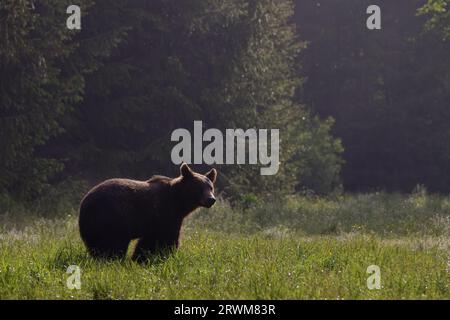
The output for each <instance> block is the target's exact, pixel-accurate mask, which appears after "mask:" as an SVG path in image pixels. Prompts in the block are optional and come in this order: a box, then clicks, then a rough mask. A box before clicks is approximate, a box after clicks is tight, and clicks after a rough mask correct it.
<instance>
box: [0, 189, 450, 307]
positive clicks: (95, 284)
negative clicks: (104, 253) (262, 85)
mask: <svg viewBox="0 0 450 320" xmlns="http://www.w3.org/2000/svg"><path fill="white" fill-rule="evenodd" d="M449 204H450V201H449V200H448V198H446V197H438V196H430V195H425V194H414V195H410V196H400V195H386V194H378V195H375V194H373V195H359V196H346V197H342V198H339V199H337V200H325V199H311V198H291V199H288V200H286V199H285V200H283V202H272V203H259V202H256V203H251V204H250V205H249V204H246V208H240V209H236V208H235V209H233V208H231V207H230V206H229V205H228V204H226V203H222V204H221V205H219V206H217V207H215V208H214V209H213V210H209V211H201V212H198V213H196V214H195V215H194V216H193V217H192V218H190V219H189V221H187V223H186V224H185V227H184V230H183V237H182V247H181V249H180V250H179V251H177V252H176V253H174V254H172V255H170V256H169V257H168V258H166V259H158V258H154V259H152V261H149V263H147V264H145V265H141V264H137V263H134V262H132V261H130V260H129V259H126V260H125V261H114V262H111V261H110V262H108V261H96V260H93V259H91V258H90V257H89V256H88V255H87V253H86V251H85V248H84V246H83V244H82V242H81V241H80V239H79V236H78V232H77V228H76V218H75V217H74V212H72V216H69V217H67V216H64V217H63V216H61V217H60V218H54V219H49V218H30V217H28V218H26V217H25V218H23V217H21V216H20V214H17V213H16V215H15V216H14V217H12V216H11V215H0V222H1V225H2V227H0V299H450V270H449V269H450V234H449V230H450V223H449V221H450V220H449V217H450V214H449V211H450V205H449ZM69 265H78V266H79V267H80V268H81V272H82V273H81V290H69V289H68V288H67V286H66V281H67V278H68V277H69V274H67V273H66V270H67V267H68V266H69ZM370 265H378V266H379V267H380V269H381V285H382V287H381V289H379V290H376V289H375V290H369V289H368V288H367V284H366V283H367V278H368V277H369V276H370V274H368V273H366V270H367V267H368V266H370Z"/></svg>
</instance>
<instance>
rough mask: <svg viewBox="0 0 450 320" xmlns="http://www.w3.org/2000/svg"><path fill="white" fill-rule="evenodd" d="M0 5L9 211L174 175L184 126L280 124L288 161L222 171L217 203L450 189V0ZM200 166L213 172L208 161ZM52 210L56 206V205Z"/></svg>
mask: <svg viewBox="0 0 450 320" xmlns="http://www.w3.org/2000/svg"><path fill="white" fill-rule="evenodd" d="M69 4H70V3H69V1H59V0H58V1H56V0H41V1H9V0H6V1H2V3H1V4H0V58H1V59H0V150H1V153H0V190H1V201H0V202H1V203H2V206H3V207H5V206H6V207H8V206H9V205H11V204H12V203H14V202H19V203H22V204H27V205H28V204H30V205H32V206H33V205H34V203H35V202H36V201H40V202H42V201H44V200H43V199H44V198H46V197H47V198H48V199H46V200H45V201H50V202H51V201H55V199H63V198H67V199H72V198H73V199H72V200H74V201H75V200H76V201H78V200H79V197H80V190H81V191H86V188H87V186H91V185H93V184H95V183H96V182H99V181H101V180H103V179H105V178H108V177H119V176H120V177H130V178H136V179H147V178H149V177H150V176H151V175H153V174H155V173H158V174H166V175H172V176H173V175H176V174H177V166H175V165H173V164H172V163H171V161H170V150H171V148H172V147H173V145H174V143H173V142H171V141H170V134H171V132H172V131H173V130H174V129H176V128H188V129H190V128H192V124H193V121H194V120H202V121H203V125H204V126H205V129H206V128H219V129H225V128H244V129H247V128H280V129H281V141H282V142H281V156H280V159H281V167H280V172H279V173H278V174H277V175H276V176H268V177H261V176H260V175H259V174H258V168H257V167H256V166H237V165H234V166H233V165H229V166H227V165H223V166H219V168H218V169H219V170H220V171H221V173H222V174H221V175H220V177H219V181H218V185H219V186H218V189H219V190H220V192H221V194H222V196H223V197H227V198H230V199H238V200H239V199H242V198H243V197H244V198H245V197H248V196H250V197H263V198H265V197H269V196H273V195H276V194H277V193H278V194H294V193H307V194H317V195H330V194H336V193H341V192H368V191H395V192H410V191H412V190H413V189H414V188H415V187H416V186H417V185H421V186H424V187H425V188H426V189H427V190H429V191H432V192H437V193H448V192H449V191H450V172H449V169H450V144H449V140H450V108H449V107H450V106H449V102H450V72H449V71H450V59H449V36H450V32H449V31H450V29H449V28H450V22H449V21H450V16H449V13H448V10H447V11H446V9H448V8H447V1H444V0H430V1H428V2H427V1H423V0H422V1H418V0H417V1H416V0H413V1H411V0H398V1H382V2H380V3H379V5H380V6H381V8H382V29H381V30H368V29H367V28H366V19H367V17H368V15H367V13H366V8H367V7H368V6H369V5H370V4H371V3H370V1H359V0H340V1H330V0H328V1H301V0H298V1H293V2H292V1H287V0H286V1H284V0H277V1H275V0H263V1H260V0H258V1H256V0H248V1H247V0H246V1H235V0H227V1H215V0H211V1H210V0H207V1H205V0H198V1H197V0H195V1H171V0H161V1H160V0H156V1H142V0H141V1H138V0H119V1H114V2H111V1H102V0H99V1H91V0H83V1H81V2H80V6H81V8H82V30H81V31H79V32H78V31H73V30H67V28H65V21H66V19H67V14H66V12H65V10H66V8H67V6H68V5H69ZM201 169H206V168H201ZM50 202H49V203H50Z"/></svg>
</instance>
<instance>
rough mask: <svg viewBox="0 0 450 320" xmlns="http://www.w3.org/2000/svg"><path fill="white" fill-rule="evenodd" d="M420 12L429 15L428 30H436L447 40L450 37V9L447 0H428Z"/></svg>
mask: <svg viewBox="0 0 450 320" xmlns="http://www.w3.org/2000/svg"><path fill="white" fill-rule="evenodd" d="M419 13H420V14H424V15H427V16H429V17H430V18H429V20H428V22H427V25H426V27H427V29H428V30H436V31H438V32H439V33H440V34H441V35H442V36H443V40H444V41H447V40H448V39H449V37H450V11H449V2H448V1H447V0H428V2H427V3H426V4H425V5H424V6H423V7H422V8H420V10H419Z"/></svg>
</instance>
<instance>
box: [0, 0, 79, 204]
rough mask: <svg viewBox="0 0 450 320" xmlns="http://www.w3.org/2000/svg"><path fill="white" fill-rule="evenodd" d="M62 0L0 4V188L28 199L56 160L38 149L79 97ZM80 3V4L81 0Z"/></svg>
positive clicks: (56, 168) (38, 189)
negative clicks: (69, 71) (70, 70)
mask: <svg viewBox="0 0 450 320" xmlns="http://www.w3.org/2000/svg"><path fill="white" fill-rule="evenodd" d="M67 3H68V2H67V1H52V0H46V1H36V2H34V1H10V0H6V1H2V2H1V4H0V83H1V86H0V128H1V130H0V149H1V153H0V191H1V192H5V191H7V192H9V193H11V194H13V195H15V196H19V197H22V198H33V197H36V196H37V195H38V194H42V192H43V191H44V190H45V188H46V187H47V182H48V178H49V177H51V176H52V175H53V174H54V173H55V172H57V171H60V170H61V169H62V166H61V164H60V163H59V162H58V161H57V160H56V159H53V158H52V157H51V156H48V155H47V154H46V153H45V152H44V151H43V150H41V149H42V148H43V147H44V146H45V144H46V142H47V141H48V140H49V139H50V138H51V137H54V136H55V135H57V134H58V133H60V132H61V126H60V121H61V119H62V118H63V116H64V115H65V113H66V112H67V111H68V110H70V109H71V108H72V107H73V105H74V104H75V103H77V102H79V101H80V100H81V99H82V94H83V79H82V78H81V77H80V76H79V73H76V74H72V73H67V70H66V68H67V67H68V66H69V65H70V64H71V63H70V55H71V53H72V52H73V50H74V46H73V44H72V43H70V40H71V38H72V37H73V36H72V34H70V33H69V32H68V31H67V29H66V28H64V26H65V21H64V17H65V16H64V14H65V10H66V7H67ZM85 3H86V2H85V1H82V2H81V4H85Z"/></svg>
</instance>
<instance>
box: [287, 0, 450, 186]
mask: <svg viewBox="0 0 450 320" xmlns="http://www.w3.org/2000/svg"><path fill="white" fill-rule="evenodd" d="M447 3H448V2H447V1H443V0H431V1H429V2H428V3H426V1H422V0H414V1H412V0H398V1H382V2H379V5H380V7H381V9H382V29H381V30H376V31H369V30H367V29H366V28H365V21H366V20H365V19H366V18H367V15H366V8H367V7H368V6H369V5H370V4H372V3H371V1H361V0H338V1H331V0H322V1H297V4H298V6H297V13H296V19H295V21H296V22H297V26H298V29H299V34H300V37H301V39H302V40H304V41H308V43H309V46H308V49H307V50H305V51H304V52H303V54H302V62H303V66H304V69H303V74H304V75H305V76H307V78H308V80H307V81H306V83H305V86H303V88H302V89H301V91H299V93H298V96H299V98H300V99H301V101H303V102H304V103H306V104H307V105H308V106H310V107H311V108H312V109H313V110H314V111H315V112H317V113H319V114H320V115H321V116H323V117H329V116H332V117H333V118H335V120H336V125H335V127H334V130H333V133H334V134H335V135H336V136H338V137H340V138H341V139H342V142H343V145H344V147H345V152H344V159H345V161H346V164H345V166H344V167H343V182H344V187H345V189H347V190H357V191H361V190H373V189H387V190H395V191H399V190H400V191H410V190H411V189H412V188H414V186H415V185H416V184H424V185H425V186H426V187H428V188H429V189H431V190H433V191H440V192H448V191H450V167H449V165H450V144H449V141H450V130H449V129H450V126H449V125H450V90H449V88H450V87H449V85H450V78H449V76H450V73H449V71H450V58H449V57H450V55H449V53H450V43H449V41H448V40H449V39H448V34H449V32H448V31H449V26H450V20H449V14H448V7H447ZM445 8H447V11H446V10H445Z"/></svg>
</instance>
